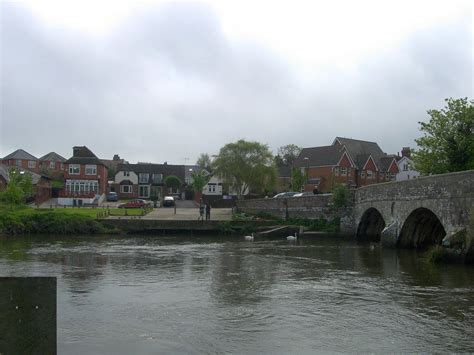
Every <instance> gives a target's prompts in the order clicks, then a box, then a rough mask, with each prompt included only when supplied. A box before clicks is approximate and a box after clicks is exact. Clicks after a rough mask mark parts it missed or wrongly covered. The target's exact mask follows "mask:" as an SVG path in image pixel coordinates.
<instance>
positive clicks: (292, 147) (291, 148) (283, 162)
mask: <svg viewBox="0 0 474 355" xmlns="http://www.w3.org/2000/svg"><path fill="white" fill-rule="evenodd" d="M300 152H301V147H298V146H297V145H296V144H287V145H284V146H281V147H280V148H278V153H277V155H276V156H275V164H276V166H278V167H281V166H292V165H293V162H294V161H295V160H296V158H298V155H300Z"/></svg>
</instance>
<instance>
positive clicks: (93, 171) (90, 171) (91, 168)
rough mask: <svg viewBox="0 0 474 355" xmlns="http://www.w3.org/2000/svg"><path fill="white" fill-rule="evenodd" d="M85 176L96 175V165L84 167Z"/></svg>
mask: <svg viewBox="0 0 474 355" xmlns="http://www.w3.org/2000/svg"><path fill="white" fill-rule="evenodd" d="M86 175H97V165H86Z"/></svg>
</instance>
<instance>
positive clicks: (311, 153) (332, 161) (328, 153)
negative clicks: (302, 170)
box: [293, 145, 343, 167]
mask: <svg viewBox="0 0 474 355" xmlns="http://www.w3.org/2000/svg"><path fill="white" fill-rule="evenodd" d="M342 152H343V150H342V148H341V146H336V145H329V146H323V147H313V148H303V149H302V150H301V152H300V155H298V158H296V160H295V161H294V162H293V166H294V167H314V166H331V165H336V164H337V162H338V161H339V159H340V158H341V155H342ZM305 158H308V159H305Z"/></svg>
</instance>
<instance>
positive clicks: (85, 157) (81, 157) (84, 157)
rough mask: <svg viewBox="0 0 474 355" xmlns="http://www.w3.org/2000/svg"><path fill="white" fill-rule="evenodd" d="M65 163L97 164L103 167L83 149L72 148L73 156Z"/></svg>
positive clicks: (86, 149) (90, 153)
mask: <svg viewBox="0 0 474 355" xmlns="http://www.w3.org/2000/svg"><path fill="white" fill-rule="evenodd" d="M66 163H68V164H97V165H105V164H104V163H102V161H101V160H100V159H99V158H97V156H96V155H95V154H94V153H92V151H91V150H90V149H89V148H87V147H85V146H83V147H73V156H72V158H69V159H68V160H67V161H66Z"/></svg>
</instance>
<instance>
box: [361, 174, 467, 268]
mask: <svg viewBox="0 0 474 355" xmlns="http://www.w3.org/2000/svg"><path fill="white" fill-rule="evenodd" d="M353 217H354V227H355V228H354V229H355V231H356V236H357V238H358V239H363V240H370V241H381V242H382V243H383V245H385V246H394V247H401V248H425V247H427V246H429V245H432V244H440V245H442V246H443V247H445V249H446V250H448V251H449V252H450V253H451V254H453V253H454V254H456V256H458V257H459V256H460V257H462V258H463V259H465V260H466V261H469V259H470V260H472V259H474V242H472V239H473V234H474V170H470V171H464V172H458V173H451V174H443V175H435V176H427V177H421V178H418V179H414V180H407V181H400V182H390V183H384V184H377V185H371V186H366V187H363V188H360V189H357V190H356V191H355V195H354V210H353Z"/></svg>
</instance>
